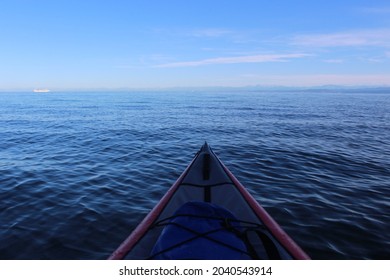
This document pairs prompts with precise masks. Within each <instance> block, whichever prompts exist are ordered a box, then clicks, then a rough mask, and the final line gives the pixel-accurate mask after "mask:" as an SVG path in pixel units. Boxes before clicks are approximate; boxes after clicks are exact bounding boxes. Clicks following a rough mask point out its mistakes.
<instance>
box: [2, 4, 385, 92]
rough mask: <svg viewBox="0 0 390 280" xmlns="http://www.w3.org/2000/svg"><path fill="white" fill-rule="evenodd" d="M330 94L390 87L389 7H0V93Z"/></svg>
mask: <svg viewBox="0 0 390 280" xmlns="http://www.w3.org/2000/svg"><path fill="white" fill-rule="evenodd" d="M324 84H336V85H390V1H388V0H386V1H380V0H369V1H362V0H343V1H340V0H337V1H336V0H326V1H322V0H316V1H303V0H301V1H299V0H291V1H287V0H286V1H281V0H273V1H269V0H266V1H265V0H253V1H249V0H240V1H233V0H231V1H227V0H225V1H221V0H207V1H204V0H196V1H195V0H193V1H192V0H188V1H184V0H182V1H178V0H164V1H152V0H143V1H141V0H128V1H122V0H121V1H119V0H110V1H108V0H107V1H99V0H94V1H90V0H82V1H81V0H78V1H74V0H66V1H62V0H56V1H54V0H50V1H48V0H47V1H44V0H25V1H22V0H1V1H0V89H31V88H51V89H90V88H112V89H115V88H152V87H176V86H177V87H193V86H247V85H265V86H269V85H281V86H315V85H324Z"/></svg>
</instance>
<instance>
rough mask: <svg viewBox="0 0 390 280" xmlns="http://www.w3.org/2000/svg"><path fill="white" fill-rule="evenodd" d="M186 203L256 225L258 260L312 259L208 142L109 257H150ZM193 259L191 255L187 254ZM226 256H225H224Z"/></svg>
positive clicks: (252, 239) (251, 238) (253, 239)
mask: <svg viewBox="0 0 390 280" xmlns="http://www.w3.org/2000/svg"><path fill="white" fill-rule="evenodd" d="M187 202H205V203H210V204H213V205H218V207H222V208H224V209H227V210H228V211H230V212H231V213H232V214H233V215H234V216H235V217H236V219H237V220H238V221H240V222H242V224H247V225H251V226H253V225H256V231H255V234H253V233H252V234H250V235H248V236H247V238H246V239H247V243H248V246H249V247H251V250H254V252H255V255H254V256H252V258H255V259H274V258H277V259H309V257H308V256H307V254H306V253H305V252H304V251H303V250H302V249H301V248H300V247H299V246H298V245H297V244H296V243H295V242H294V241H293V240H292V239H291V238H290V237H289V236H288V235H287V234H286V233H285V232H284V231H283V230H282V229H281V228H280V226H279V225H278V224H277V223H276V222H275V221H274V220H273V219H272V218H271V216H270V215H269V214H268V213H267V212H266V211H265V210H264V209H263V208H262V207H261V206H260V205H259V204H258V203H257V201H256V200H255V199H254V198H253V197H252V196H251V195H250V194H249V192H248V191H247V190H246V189H245V188H244V187H243V186H242V185H241V183H240V182H239V181H238V180H237V179H236V178H235V177H234V175H233V174H232V173H231V172H230V171H229V170H228V169H227V168H226V166H225V165H224V164H223V163H222V162H221V160H220V159H219V158H218V157H217V156H216V155H215V153H214V152H213V151H212V150H211V148H210V147H209V145H208V144H207V143H205V144H204V145H203V146H202V148H201V149H200V151H199V152H198V153H197V154H196V156H195V157H194V159H193V160H192V162H191V163H190V164H189V166H188V167H187V168H186V170H185V171H184V172H183V173H182V175H181V176H180V177H179V178H178V180H177V181H176V182H175V184H174V185H173V186H172V187H171V188H170V189H169V190H168V192H167V193H166V194H165V195H164V197H163V198H162V199H161V200H160V202H159V203H158V204H157V205H156V206H155V207H154V209H153V210H152V211H151V212H150V213H149V214H148V215H147V216H146V217H145V219H144V220H143V221H142V222H141V223H140V224H139V225H138V226H137V228H136V229H135V230H134V231H133V232H132V234H131V235H130V236H129V237H128V238H127V239H126V240H125V241H124V242H123V243H122V244H121V245H120V246H119V248H118V249H117V250H116V251H114V253H113V254H112V255H111V256H110V257H109V259H148V258H150V255H151V252H152V250H153V247H154V245H155V243H156V241H157V239H158V238H159V236H160V235H161V232H162V231H163V229H164V227H161V226H157V225H158V224H159V222H161V221H165V220H169V218H170V217H172V216H173V215H174V213H175V212H176V211H177V209H179V208H180V207H181V206H182V205H184V204H186V203H187ZM188 259H191V256H189V257H188ZM221 259H223V256H221Z"/></svg>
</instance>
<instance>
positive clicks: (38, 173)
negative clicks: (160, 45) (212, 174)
mask: <svg viewBox="0 0 390 280" xmlns="http://www.w3.org/2000/svg"><path fill="white" fill-rule="evenodd" d="M204 141H207V142H208V143H209V144H210V146H211V147H212V148H213V150H214V151H215V152H216V153H217V155H218V156H219V157H220V159H221V160H222V161H223V162H224V163H225V165H226V166H227V167H228V168H229V169H230V170H231V171H232V172H233V173H234V174H235V175H236V177H237V178H238V179H239V180H240V181H241V183H243V185H245V186H246V187H247V188H248V190H249V191H250V192H251V193H252V194H253V196H254V197H255V198H256V199H257V200H258V201H259V202H260V203H261V204H262V205H263V206H264V208H265V209H266V210H267V211H268V212H269V213H270V214H271V215H272V216H273V217H274V219H275V220H276V221H277V222H278V223H279V224H280V225H281V226H282V227H283V228H284V229H285V231H287V232H288V233H289V235H290V236H291V237H292V238H293V239H294V240H296V242H297V243H298V244H299V245H300V246H301V247H302V248H303V249H304V250H305V251H306V252H307V253H308V254H309V255H310V256H311V257H312V258H313V259H390V92H389V93H386V92H382V93H375V92H369V91H368V90H367V92H363V91H360V92H357V93H353V92H340V91H337V90H334V91H333V92H326V93H320V92H309V91H306V92H223V91H221V92H185V91H183V92H90V93H85V92H84V93H81V92H67V93H60V92H53V93H0V259H105V258H107V257H108V256H109V255H110V253H111V252H112V251H113V250H114V249H115V248H116V247H117V246H118V245H119V244H120V243H121V242H122V241H123V240H124V239H125V238H126V237H127V236H128V234H129V233H130V232H131V231H132V229H133V228H134V227H135V226H136V225H137V224H138V223H139V222H140V221H141V220H142V218H143V217H144V216H145V215H146V214H147V213H148V211H149V210H150V209H151V208H152V207H153V206H154V205H155V204H156V203H157V202H158V200H159V199H160V198H161V197H162V195H163V194H164V193H165V192H166V190H167V189H168V188H169V187H170V186H171V185H172V184H173V183H174V181H175V180H176V179H177V177H178V176H179V175H180V174H181V173H182V172H183V170H184V169H185V167H186V166H187V164H188V163H189V162H190V161H191V159H192V157H193V156H194V154H195V153H196V152H197V151H198V149H199V148H200V146H201V145H202V144H203V142H204Z"/></svg>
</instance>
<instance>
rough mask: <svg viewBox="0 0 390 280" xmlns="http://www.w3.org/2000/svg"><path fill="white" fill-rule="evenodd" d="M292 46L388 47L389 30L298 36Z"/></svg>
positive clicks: (389, 39)
mask: <svg viewBox="0 0 390 280" xmlns="http://www.w3.org/2000/svg"><path fill="white" fill-rule="evenodd" d="M292 44H293V45H299V46H312V47H359V46H383V47H388V46H390V29H371V30H369V29H367V30H353V31H349V32H348V31H347V32H338V33H327V34H307V35H298V36H295V37H294V38H293V39H292Z"/></svg>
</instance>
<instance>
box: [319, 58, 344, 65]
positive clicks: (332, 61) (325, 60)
mask: <svg viewBox="0 0 390 280" xmlns="http://www.w3.org/2000/svg"><path fill="white" fill-rule="evenodd" d="M323 62H326V63H334V64H339V63H343V62H344V60H343V59H324V60H323Z"/></svg>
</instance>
